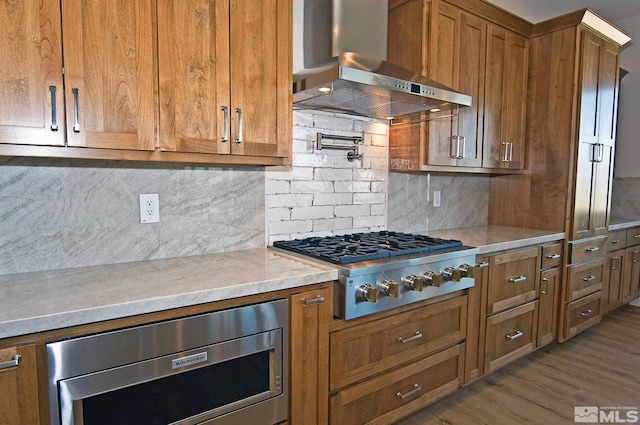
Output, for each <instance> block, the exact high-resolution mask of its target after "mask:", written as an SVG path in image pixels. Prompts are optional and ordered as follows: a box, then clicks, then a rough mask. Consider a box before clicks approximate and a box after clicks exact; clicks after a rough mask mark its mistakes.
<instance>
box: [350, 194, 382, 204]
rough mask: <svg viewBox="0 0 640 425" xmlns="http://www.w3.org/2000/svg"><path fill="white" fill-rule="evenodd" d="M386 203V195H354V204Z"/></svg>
mask: <svg viewBox="0 0 640 425" xmlns="http://www.w3.org/2000/svg"><path fill="white" fill-rule="evenodd" d="M386 202H387V194H386V193H354V194H353V203H354V204H367V205H371V204H384V203H386Z"/></svg>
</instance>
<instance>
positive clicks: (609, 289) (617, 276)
mask: <svg viewBox="0 0 640 425" xmlns="http://www.w3.org/2000/svg"><path fill="white" fill-rule="evenodd" d="M627 261H628V260H627V258H626V252H625V250H624V249H621V250H619V251H615V252H611V253H609V255H608V256H607V262H606V264H605V265H606V267H605V273H606V275H605V285H604V288H603V294H602V298H603V299H602V310H603V313H607V312H609V311H611V310H614V309H616V308H618V307H620V306H621V305H622V290H623V284H622V283H623V279H624V275H625V273H624V269H625V265H626V262H627Z"/></svg>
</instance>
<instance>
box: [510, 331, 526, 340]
mask: <svg viewBox="0 0 640 425" xmlns="http://www.w3.org/2000/svg"><path fill="white" fill-rule="evenodd" d="M522 335H524V334H523V333H522V332H521V331H516V333H514V334H513V335H509V334H507V335H506V337H507V339H508V340H509V341H513V340H514V339H518V338H520V337H521V336H522Z"/></svg>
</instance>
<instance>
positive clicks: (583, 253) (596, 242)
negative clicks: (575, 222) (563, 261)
mask: <svg viewBox="0 0 640 425" xmlns="http://www.w3.org/2000/svg"><path fill="white" fill-rule="evenodd" d="M606 244H607V237H606V236H601V237H598V238H593V239H588V240H584V241H576V242H569V250H570V252H571V258H570V261H569V264H576V263H580V262H582V261H587V260H593V259H594V258H598V257H601V256H603V255H604V254H605V247H606Z"/></svg>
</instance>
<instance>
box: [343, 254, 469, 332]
mask: <svg viewBox="0 0 640 425" xmlns="http://www.w3.org/2000/svg"><path fill="white" fill-rule="evenodd" d="M470 251H471V252H467V253H465V254H463V253H462V252H457V253H450V254H449V255H436V256H433V257H431V256H429V257H422V258H417V259H413V260H412V261H404V262H398V264H395V265H393V266H391V265H389V266H388V267H381V268H379V269H375V270H365V271H364V272H362V273H359V272H358V271H355V272H354V271H351V272H345V273H341V274H340V277H339V283H338V284H337V286H336V293H335V298H334V302H335V306H334V313H335V314H336V316H338V317H340V318H342V319H347V320H348V319H355V318H357V317H362V316H366V315H369V314H373V313H377V312H380V311H384V310H389V309H392V308H397V307H400V306H404V305H407V304H411V303H415V302H418V301H423V300H426V299H429V298H434V297H437V296H440V295H444V294H448V293H451V292H455V291H460V290H463V289H468V288H470V287H472V286H474V284H475V277H474V272H475V270H476V269H475V264H476V256H475V254H476V251H475V250H470Z"/></svg>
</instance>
